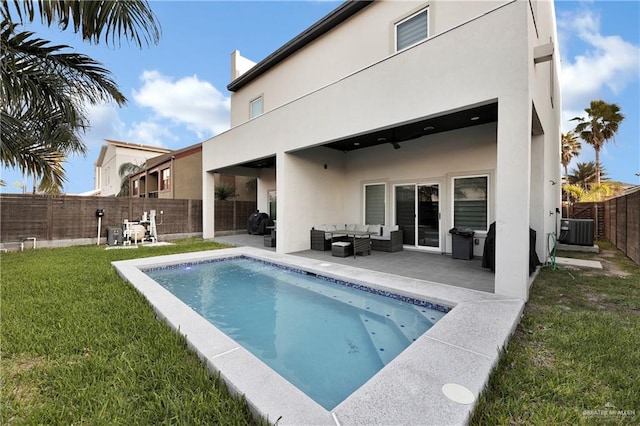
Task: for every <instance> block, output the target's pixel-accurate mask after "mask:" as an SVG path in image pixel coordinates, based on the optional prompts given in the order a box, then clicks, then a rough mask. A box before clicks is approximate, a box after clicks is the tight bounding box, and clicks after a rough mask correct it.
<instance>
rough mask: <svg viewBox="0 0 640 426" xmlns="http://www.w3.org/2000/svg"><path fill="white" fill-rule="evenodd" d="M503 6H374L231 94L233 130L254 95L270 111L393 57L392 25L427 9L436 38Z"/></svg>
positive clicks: (502, 0) (485, 3) (479, 3)
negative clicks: (261, 98)
mask: <svg viewBox="0 0 640 426" xmlns="http://www.w3.org/2000/svg"><path fill="white" fill-rule="evenodd" d="M505 2H506V1H505V0H498V1H443V2H424V1H380V2H375V3H374V4H372V5H370V6H368V7H367V8H365V9H364V10H363V11H361V12H359V13H358V14H356V15H355V16H353V17H351V18H350V19H349V20H348V22H347V23H346V24H343V25H340V26H338V27H337V28H335V29H334V30H333V31H331V32H330V33H328V34H325V35H324V36H323V37H321V38H320V39H318V40H315V41H314V42H312V43H311V44H310V45H308V46H306V47H305V48H304V49H303V50H300V51H298V52H296V53H295V54H294V55H292V56H291V57H290V58H287V59H286V60H285V61H283V62H281V63H279V64H278V65H277V66H276V67H275V68H274V69H273V70H272V71H270V72H269V73H268V74H266V75H263V76H261V78H260V79H258V80H255V81H253V82H251V83H250V84H248V85H247V86H245V87H243V88H242V90H240V91H238V92H236V93H233V94H232V97H231V127H235V126H237V125H238V124H240V123H242V122H244V121H246V120H248V119H249V102H250V101H252V100H253V99H255V98H256V97H258V96H261V95H262V96H263V107H264V110H265V111H269V110H271V109H274V108H276V107H278V106H281V105H283V104H285V103H287V102H290V101H292V100H294V99H296V98H298V97H299V96H301V95H303V94H306V93H309V92H311V91H313V90H316V89H318V88H321V87H323V86H325V85H327V84H330V83H332V82H334V81H336V80H338V79H340V78H342V77H344V76H346V75H349V74H351V73H352V72H355V71H358V70H360V69H362V68H365V67H367V66H369V65H371V64H373V63H375V62H377V61H379V60H380V59H382V58H385V57H387V56H389V55H391V54H393V53H395V24H396V23H397V22H399V21H401V20H403V19H405V18H406V17H408V16H410V15H411V14H413V13H415V12H417V11H419V10H422V9H424V8H425V7H428V8H429V14H430V15H429V35H430V36H434V35H437V34H439V33H442V32H443V31H446V30H448V29H450V28H453V27H454V26H456V25H459V24H461V23H463V22H465V21H467V20H469V19H472V18H474V17H477V16H479V15H481V14H482V13H485V12H487V11H489V10H491V9H493V8H495V7H497V6H498V5H500V4H504V3H505ZM252 59H255V58H252Z"/></svg>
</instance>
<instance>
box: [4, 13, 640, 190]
mask: <svg viewBox="0 0 640 426" xmlns="http://www.w3.org/2000/svg"><path fill="white" fill-rule="evenodd" d="M339 4H340V2H333V1H290V2H284V1H260V2H248V1H152V2H151V7H152V9H153V11H154V12H155V13H156V15H157V16H158V19H159V22H160V24H161V26H162V38H161V41H160V44H159V45H157V46H151V47H149V48H143V49H138V48H137V47H133V46H128V45H127V44H126V43H123V45H122V46H121V47H120V48H110V47H107V46H105V45H98V46H92V45H89V44H86V43H83V42H82V41H81V39H80V38H79V37H78V36H76V35H74V34H72V33H69V32H61V31H58V30H57V29H48V28H43V27H42V26H41V25H30V26H28V27H27V28H28V29H29V30H32V31H35V32H36V33H37V34H38V36H40V37H42V38H46V39H49V40H51V41H53V42H55V43H56V44H67V45H70V46H72V47H73V48H74V49H75V50H76V51H77V52H80V53H84V54H88V55H89V56H91V57H93V58H94V59H97V60H99V61H101V62H102V63H103V64H104V65H105V67H106V68H108V69H109V70H111V72H112V73H113V75H114V78H115V80H116V82H117V83H118V85H119V87H120V90H121V91H122V92H123V93H124V94H125V96H127V98H128V100H129V102H128V104H127V106H125V107H124V108H117V107H115V106H113V105H100V106H92V107H90V108H89V115H90V120H91V125H92V128H91V130H90V131H88V132H87V133H86V134H85V135H84V138H83V139H84V141H85V143H86V145H87V148H88V154H87V156H86V158H83V157H78V156H76V157H71V158H69V160H68V163H67V165H66V167H65V168H66V171H67V177H68V183H67V184H66V185H65V188H64V191H65V192H67V193H71V194H74V193H81V192H85V191H89V190H91V189H93V173H94V170H93V165H94V162H95V160H96V159H97V157H98V154H99V152H100V146H101V145H102V144H103V143H104V139H115V140H121V141H127V142H134V143H141V144H147V145H157V146H163V147H167V148H171V149H179V148H182V147H185V146H188V145H192V144H194V143H198V142H201V141H203V140H205V139H207V138H209V137H211V136H213V135H215V134H217V133H219V132H221V131H223V130H225V129H227V128H228V122H229V96H230V93H229V92H228V91H227V90H226V86H227V84H228V83H229V79H230V55H231V52H232V51H233V50H236V49H237V50H240V52H241V54H242V56H245V57H247V58H249V59H252V60H253V61H256V62H258V61H259V60H261V59H263V58H264V57H266V56H267V55H268V54H269V53H271V52H273V51H274V50H275V49H277V48H278V47H280V46H281V45H282V44H284V43H286V42H287V41H289V40H290V39H291V38H293V37H294V36H296V35H297V34H299V33H300V32H302V31H303V30H305V29H306V28H307V27H308V26H310V25H311V24H313V23H314V22H316V21H317V20H318V19H320V18H322V17H323V16H324V15H326V14H327V13H329V12H330V11H331V10H333V9H334V8H335V7H336V6H337V5H339ZM556 14H557V20H558V37H559V39H560V53H561V58H562V74H561V79H562V84H563V129H562V130H563V132H566V131H568V130H571V129H572V128H573V127H574V123H572V122H570V121H569V120H570V119H571V118H573V117H575V116H579V115H582V114H583V112H584V108H586V107H587V106H588V105H589V102H590V101H591V100H592V99H603V100H605V101H606V102H615V103H617V104H618V105H619V106H620V107H621V109H622V113H623V114H624V115H625V116H626V119H625V120H624V122H623V123H622V125H621V127H620V130H619V132H618V134H617V136H616V139H615V143H611V142H610V143H608V144H607V145H606V146H605V148H604V149H603V150H602V151H601V157H600V158H601V161H602V163H603V165H604V166H605V169H606V171H607V173H608V174H609V177H610V178H611V179H614V180H619V181H623V182H629V183H636V184H638V183H640V178H638V177H636V176H635V174H636V173H640V2H638V1H556ZM593 159H594V153H593V148H591V147H590V146H588V145H586V144H583V149H582V154H581V156H580V157H579V158H578V160H577V161H581V162H582V161H592V160H593ZM575 162H576V161H574V162H572V165H571V166H570V169H571V167H573V166H574V165H575ZM1 177H2V179H3V180H4V181H5V182H6V183H7V186H6V187H4V188H0V191H2V192H22V189H21V188H20V187H19V185H20V184H21V183H24V182H25V180H24V178H23V176H22V175H21V174H20V173H19V172H17V171H14V170H7V169H2V176H1ZM30 181H31V179H27V180H26V182H27V187H28V190H30V187H31V184H30V183H29V182H30Z"/></svg>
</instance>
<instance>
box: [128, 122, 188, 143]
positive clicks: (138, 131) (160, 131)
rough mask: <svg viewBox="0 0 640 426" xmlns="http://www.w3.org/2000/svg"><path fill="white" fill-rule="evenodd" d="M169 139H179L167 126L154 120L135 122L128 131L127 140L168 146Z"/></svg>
mask: <svg viewBox="0 0 640 426" xmlns="http://www.w3.org/2000/svg"><path fill="white" fill-rule="evenodd" d="M167 139H171V140H178V138H177V137H175V136H174V135H173V134H172V133H171V131H170V130H169V129H168V128H167V127H166V126H163V125H161V124H159V123H156V122H154V121H142V122H139V123H133V124H132V125H131V129H130V130H129V131H128V132H127V140H130V141H135V143H141V144H143V145H152V146H161V147H165V148H166V147H167V146H166V144H165V142H166V140H167Z"/></svg>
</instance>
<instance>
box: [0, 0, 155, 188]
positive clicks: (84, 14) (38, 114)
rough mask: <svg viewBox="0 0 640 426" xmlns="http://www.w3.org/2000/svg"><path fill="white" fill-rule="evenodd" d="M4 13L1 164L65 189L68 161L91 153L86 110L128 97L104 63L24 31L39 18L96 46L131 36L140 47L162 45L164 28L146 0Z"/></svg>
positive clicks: (5, 5)
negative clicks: (85, 137) (86, 134)
mask: <svg viewBox="0 0 640 426" xmlns="http://www.w3.org/2000/svg"><path fill="white" fill-rule="evenodd" d="M0 13H1V14H2V22H1V23H0V37H1V39H0V52H1V64H2V65H1V66H0V95H1V99H2V101H1V104H0V125H1V127H2V140H1V144H0V162H1V164H2V165H3V166H7V167H14V168H18V169H20V170H22V171H23V172H24V173H28V174H32V175H34V176H38V178H39V179H40V185H39V186H42V187H43V188H48V189H49V190H55V188H56V187H57V188H58V190H59V188H61V186H62V184H63V182H64V180H65V177H64V167H63V164H64V159H65V158H66V157H67V156H68V155H70V154H85V153H86V147H85V145H84V143H83V142H82V139H81V135H82V133H83V132H84V131H85V130H86V128H87V127H88V126H89V123H88V122H87V119H86V113H85V110H84V105H86V104H97V103H101V102H115V103H116V104H117V105H120V106H121V105H124V104H125V103H126V98H125V97H124V95H123V94H122V93H121V92H120V91H119V90H118V87H117V85H116V84H115V82H114V81H113V80H112V78H111V73H110V72H109V71H108V70H107V69H105V68H103V67H102V64H100V63H99V62H97V61H94V60H93V59H91V58H90V57H88V56H86V55H82V54H77V53H70V52H69V50H70V49H71V47H69V46H64V45H52V44H51V43H50V42H49V41H47V40H43V39H40V38H37V37H35V34H34V33H33V32H30V31H21V30H20V29H19V26H20V25H24V24H25V23H29V22H33V21H34V20H35V19H36V17H39V18H40V20H41V21H42V22H43V23H45V24H46V25H49V26H51V25H56V26H58V27H59V28H62V29H66V28H68V27H69V25H71V28H72V29H73V31H74V32H77V33H81V35H82V37H83V39H84V40H85V41H89V42H91V43H98V42H100V40H104V41H105V42H106V43H107V44H115V43H116V42H119V41H120V39H121V38H125V39H126V40H128V41H129V42H132V43H135V44H137V45H138V46H140V47H142V45H144V44H147V45H148V44H149V43H150V42H154V43H157V42H158V40H159V37H160V30H159V27H158V25H157V23H156V20H155V16H154V15H153V13H152V12H151V10H150V9H149V6H148V3H147V2H146V1H143V0H139V1H87V2H83V1H77V0H59V1H55V2H45V1H34V0H23V1H15V2H10V1H8V0H2V3H0Z"/></svg>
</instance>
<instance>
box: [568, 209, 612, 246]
mask: <svg viewBox="0 0 640 426" xmlns="http://www.w3.org/2000/svg"><path fill="white" fill-rule="evenodd" d="M569 217H570V218H571V219H593V222H594V224H593V237H594V239H598V238H602V237H604V206H603V205H602V203H601V202H600V203H595V202H593V203H573V204H571V205H570V206H569Z"/></svg>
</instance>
